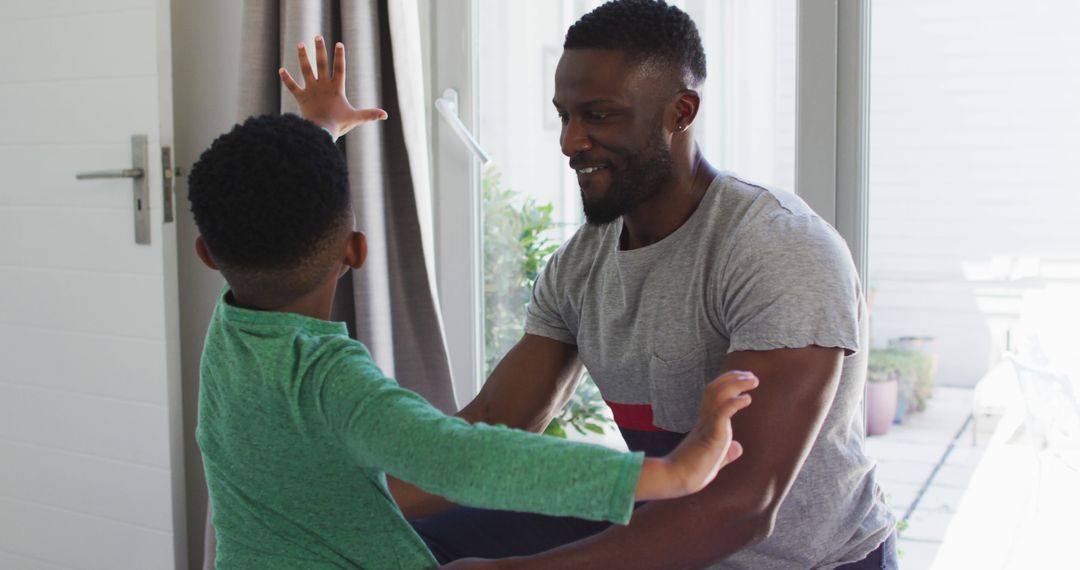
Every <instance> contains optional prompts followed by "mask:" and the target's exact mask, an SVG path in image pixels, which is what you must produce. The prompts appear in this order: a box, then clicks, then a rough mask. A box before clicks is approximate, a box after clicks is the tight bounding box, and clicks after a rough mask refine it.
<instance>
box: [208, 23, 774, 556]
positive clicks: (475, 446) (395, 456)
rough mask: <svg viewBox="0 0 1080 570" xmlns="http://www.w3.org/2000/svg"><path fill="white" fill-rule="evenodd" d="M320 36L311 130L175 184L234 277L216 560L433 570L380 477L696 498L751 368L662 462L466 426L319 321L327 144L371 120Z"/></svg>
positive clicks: (275, 122) (329, 173) (295, 123)
mask: <svg viewBox="0 0 1080 570" xmlns="http://www.w3.org/2000/svg"><path fill="white" fill-rule="evenodd" d="M317 45H318V48H319V50H320V51H321V53H320V54H317V55H319V57H318V61H319V66H318V73H319V76H320V77H319V78H318V79H316V78H315V76H314V74H313V73H312V72H311V69H310V66H309V67H307V69H306V70H305V76H306V78H307V81H306V83H307V88H306V89H300V88H299V87H297V89H298V90H300V95H301V96H303V97H305V98H306V104H304V105H303V106H302V109H304V112H305V114H309V116H310V115H311V114H313V113H312V109H313V108H314V109H319V112H318V113H317V114H315V115H316V116H317V117H318V120H319V122H320V123H321V125H322V127H324V128H320V127H319V126H316V124H314V123H312V122H309V121H307V120H304V119H301V118H299V117H296V116H292V115H285V116H263V117H257V118H253V119H249V120H248V121H246V122H245V123H244V124H243V125H240V126H237V127H235V128H234V129H233V130H232V131H231V132H229V133H228V134H225V135H223V136H221V137H219V138H218V139H217V140H216V141H214V143H213V145H211V147H210V148H209V149H208V150H207V151H206V152H204V153H203V155H202V157H200V159H199V161H198V162H197V163H196V164H195V166H194V167H193V168H192V171H191V175H190V179H189V191H190V194H189V198H190V201H191V208H192V212H193V213H194V215H195V221H196V224H197V225H198V227H199V231H200V234H201V235H200V237H199V238H198V239H197V241H196V250H197V252H198V254H199V257H200V258H201V259H202V260H203V261H204V262H205V263H206V264H207V265H208V266H210V267H211V268H214V269H217V270H220V271H221V273H222V274H223V275H224V277H225V279H226V281H227V282H228V286H227V287H226V288H225V290H224V291H223V292H222V295H221V297H220V298H219V300H218V303H217V306H216V308H215V310H214V315H213V319H212V321H211V324H210V328H209V331H208V332H207V337H206V344H205V347H204V352H203V358H202V368H201V386H200V394H199V425H198V428H197V430H196V437H197V439H198V442H199V446H200V447H201V449H202V454H203V460H204V464H205V470H206V479H207V483H208V486H209V490H210V496H211V500H212V503H213V511H214V520H213V522H214V526H215V527H216V530H217V541H218V542H217V559H216V562H217V566H218V568H221V569H222V570H227V569H229V568H429V567H433V566H435V565H436V562H435V559H434V558H433V557H432V555H431V553H430V552H429V551H428V550H427V548H426V547H425V546H424V544H423V542H422V541H421V540H420V538H419V537H418V536H417V535H416V534H415V532H414V531H413V530H412V528H411V527H410V526H409V524H408V522H407V521H406V520H405V519H404V517H403V516H402V514H401V511H400V510H399V509H398V507H397V505H396V504H395V502H394V499H393V497H392V496H391V495H390V493H389V491H388V489H387V484H386V474H391V475H393V476H394V477H397V478H400V479H402V480H404V481H407V482H409V483H411V484H413V485H416V486H418V487H420V488H422V489H424V490H426V491H429V492H431V493H434V494H437V495H441V496H444V497H446V498H447V499H449V500H451V501H455V502H460V503H462V504H468V505H474V506H480V507H486V508H501V509H513V510H528V511H534V512H538V513H545V514H551V515H562V516H577V517H582V518H588V519H596V520H601V519H603V520H609V521H612V522H615V523H620V524H626V523H627V521H628V520H629V518H630V515H631V511H632V508H633V503H634V501H636V500H656V499H665V498H672V497H677V496H682V495H686V494H690V493H693V492H695V491H697V490H699V489H701V488H702V487H703V486H704V485H706V484H707V483H708V482H709V481H711V480H712V478H713V477H714V476H715V475H716V472H717V471H718V470H719V469H720V467H722V466H723V465H724V464H726V463H727V462H730V461H731V460H734V459H735V458H736V457H737V456H738V455H739V453H740V452H741V449H740V448H739V446H738V444H734V443H732V440H731V426H730V418H731V416H732V414H734V413H735V412H736V411H738V410H739V409H742V408H743V407H745V406H746V405H747V404H748V403H749V396H747V395H745V394H743V392H745V391H747V390H750V389H752V388H753V387H754V386H756V384H757V380H756V379H755V378H754V377H753V376H752V375H751V374H749V373H730V374H727V375H725V376H723V377H721V378H720V379H718V380H716V381H715V382H713V383H712V384H711V385H710V386H709V387H708V388H707V390H706V394H705V397H704V398H703V404H702V407H701V411H700V419H699V422H698V424H697V426H696V427H695V429H694V431H693V432H691V433H690V434H689V435H688V436H687V438H686V440H685V442H684V444H683V445H681V446H680V447H679V448H678V449H676V450H675V451H674V452H673V453H672V454H671V455H669V456H667V457H665V458H643V457H642V455H640V454H625V453H619V452H616V451H613V450H609V449H605V448H601V447H598V446H591V445H583V444H574V443H568V442H565V441H562V440H558V439H555V438H549V437H542V436H538V435H535V434H530V433H525V432H521V431H516V430H511V429H507V428H502V427H495V426H489V425H484V424H479V425H469V424H467V423H466V422H465V421H463V420H461V419H459V418H454V417H449V416H446V415H444V414H442V413H440V412H439V411H437V410H435V409H434V408H432V407H431V406H430V405H429V404H428V403H427V402H426V401H425V400H424V399H423V398H421V397H420V396H418V395H416V394H415V393H413V392H410V391H408V390H405V389H402V388H400V387H399V386H398V385H397V384H396V383H395V382H394V381H393V380H392V379H389V378H386V377H385V376H384V375H383V374H382V373H381V372H380V371H379V368H378V367H377V366H376V365H375V363H374V362H373V361H372V359H371V356H370V354H369V353H368V351H367V349H366V348H365V347H364V345H362V344H361V343H359V342H357V341H355V340H352V339H351V338H349V336H348V334H347V332H346V329H345V326H344V324H342V323H334V322H330V321H329V320H328V319H329V317H330V307H331V302H332V299H333V294H334V288H335V284H336V283H337V280H338V278H339V277H340V276H341V275H343V274H344V273H345V272H346V271H348V270H349V269H357V268H359V267H360V266H361V265H362V264H363V262H364V257H365V255H366V249H367V248H366V241H365V238H364V235H363V234H361V233H359V232H356V231H354V230H353V223H354V220H353V214H352V207H351V205H350V201H349V191H348V185H347V183H346V169H345V163H344V160H343V157H342V155H341V153H340V152H339V151H338V149H337V147H336V146H335V145H334V143H333V141H332V138H333V137H336V136H339V135H341V134H344V132H346V131H347V130H348V129H350V128H352V126H355V125H356V124H359V123H360V122H364V120H367V119H371V118H378V117H380V115H381V116H385V114H382V113H381V112H374V111H376V110H369V111H358V110H355V109H353V108H352V107H351V106H350V105H349V104H348V102H347V101H346V100H345V99H344V95H343V93H344V91H343V88H342V89H339V87H343V83H341V84H339V83H336V82H338V81H340V79H341V78H340V75H341V73H340V72H339V73H338V77H336V78H333V79H332V78H331V76H330V73H329V70H328V67H327V65H326V54H325V48H324V47H323V45H322V42H321V41H319V42H317ZM337 49H338V53H337V61H336V62H335V64H336V66H343V61H342V58H343V55H344V54H343V52H342V49H343V48H341V47H340V46H339V47H338V48H337ZM305 59H306V58H305ZM339 69H340V67H339ZM309 73H310V77H308V75H309ZM293 85H295V83H294V84H293ZM294 92H295V91H294ZM328 94H329V96H328V97H324V96H325V95H328ZM339 95H340V97H339ZM304 101H305V99H301V102H302V103H304ZM313 104H314V107H313V106H312V105H313ZM324 130H325V131H328V132H329V133H330V135H328V134H327V132H324Z"/></svg>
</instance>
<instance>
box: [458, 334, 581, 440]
mask: <svg viewBox="0 0 1080 570" xmlns="http://www.w3.org/2000/svg"><path fill="white" fill-rule="evenodd" d="M581 369H582V365H581V361H580V360H579V359H578V352H577V346H575V345H572V344H567V343H565V342H560V341H557V340H553V339H550V338H546V337H542V336H538V335H532V334H526V335H524V336H523V337H522V338H521V340H519V341H518V343H517V344H515V345H514V347H513V348H512V349H510V352H508V353H506V356H504V357H503V358H502V360H500V361H499V364H498V365H497V366H496V367H495V370H494V371H492V373H491V376H490V377H488V379H487V382H485V383H484V386H483V388H481V390H480V393H479V394H478V395H477V396H476V398H474V399H473V401H472V402H470V403H469V404H468V405H467V406H465V407H464V408H463V409H462V410H461V412H459V413H458V415H459V416H461V417H462V418H465V419H466V420H468V421H470V422H480V421H482V422H485V423H489V424H506V425H508V426H510V427H514V428H518V429H525V430H530V431H542V430H543V429H544V428H545V427H547V423H548V422H549V421H550V420H551V418H552V417H553V416H554V414H555V413H557V412H558V411H559V410H560V409H562V406H563V405H564V404H565V403H566V401H567V399H568V398H569V397H570V395H571V394H572V393H573V390H574V387H575V386H576V385H577V381H578V379H579V378H580V377H581Z"/></svg>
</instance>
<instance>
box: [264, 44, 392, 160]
mask: <svg viewBox="0 0 1080 570" xmlns="http://www.w3.org/2000/svg"><path fill="white" fill-rule="evenodd" d="M296 52H297V57H298V58H299V60H300V73H302V74H303V76H304V86H303V87H301V86H299V85H297V84H296V81H295V80H293V78H292V76H291V75H289V72H288V71H286V70H285V68H284V67H282V68H281V69H279V70H278V75H280V76H281V82H282V83H284V84H285V87H286V88H287V89H288V90H289V92H290V93H292V94H293V97H295V98H296V102H297V103H298V104H299V105H300V116H301V117H303V118H305V119H307V120H309V121H311V122H313V123H315V124H316V125H319V126H320V127H323V128H324V129H326V130H328V131H330V134H331V135H332V136H333V137H334V140H337V139H338V137H341V136H344V135H345V133H347V132H349V131H351V130H352V128H353V127H355V126H356V125H359V124H361V123H367V122H370V121H381V120H384V119H386V117H387V115H386V111H383V110H382V109H356V108H354V107H353V106H352V105H351V104H350V103H349V99H348V98H346V97H345V45H344V44H342V43H341V42H338V44H337V45H336V46H334V73H333V75H331V74H330V64H329V61H328V60H327V56H326V42H325V40H323V38H322V36H315V66H316V70H314V71H313V70H312V69H311V61H310V60H309V59H308V54H307V47H305V46H304V44H303V43H302V42H301V43H300V44H298V45H297V46H296ZM316 72H317V74H316Z"/></svg>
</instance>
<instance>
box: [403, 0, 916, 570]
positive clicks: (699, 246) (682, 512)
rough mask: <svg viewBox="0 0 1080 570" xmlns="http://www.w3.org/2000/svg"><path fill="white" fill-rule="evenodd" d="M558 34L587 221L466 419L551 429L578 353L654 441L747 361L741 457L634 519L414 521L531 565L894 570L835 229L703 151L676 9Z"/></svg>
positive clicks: (543, 283)
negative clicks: (699, 487)
mask: <svg viewBox="0 0 1080 570" xmlns="http://www.w3.org/2000/svg"><path fill="white" fill-rule="evenodd" d="M563 47H564V52H563V55H562V58H561V60H560V61H559V65H558V68H557V70H556V74H555V97H554V104H555V108H556V109H557V110H558V113H559V115H560V117H561V118H562V124H563V128H562V134H561V138H560V143H561V145H562V151H563V153H564V154H565V155H566V156H567V157H569V163H570V167H571V168H573V169H574V170H575V171H576V172H577V177H578V182H579V184H580V186H581V196H582V202H583V206H584V210H585V217H586V220H587V222H588V223H587V224H586V225H585V226H583V227H582V228H581V229H580V230H579V231H578V232H577V234H576V235H574V237H573V238H571V239H570V241H569V242H567V243H566V244H565V245H564V246H563V247H562V248H561V249H560V250H559V251H558V252H557V253H556V254H555V255H554V256H553V257H552V259H551V261H550V262H549V263H548V265H547V267H546V268H545V270H544V273H543V275H542V276H541V277H540V278H539V279H538V281H537V283H536V286H535V289H534V291H533V298H532V302H531V304H530V306H529V309H528V318H527V322H526V325H525V335H524V337H523V338H522V339H521V341H520V342H518V344H517V345H516V346H515V347H514V348H513V349H512V350H511V351H510V352H509V353H508V354H507V355H506V357H505V358H504V359H503V360H502V362H501V363H500V364H499V365H498V367H497V368H496V369H495V371H494V372H493V373H492V375H491V377H490V378H489V379H488V381H487V383H486V384H485V386H484V388H483V389H482V390H481V392H480V394H479V395H478V396H477V398H476V399H475V400H474V401H473V402H472V403H470V404H469V405H468V406H466V407H465V408H464V409H463V410H462V412H461V414H460V415H461V416H463V417H465V418H466V419H468V420H470V421H484V422H488V423H505V424H508V425H510V426H514V427H520V428H526V429H532V430H537V431H538V430H542V429H543V428H544V427H545V425H546V424H547V423H548V422H549V421H550V419H551V418H552V416H553V415H554V414H555V413H556V412H557V411H558V410H559V409H560V407H561V405H562V404H563V403H564V402H565V401H566V399H567V397H568V396H569V394H570V393H571V392H572V391H573V389H574V384H575V383H576V381H577V379H578V378H579V376H580V371H581V366H582V363H584V365H585V367H586V368H587V369H588V370H589V372H590V374H591V375H592V377H593V379H594V380H595V381H596V384H597V386H598V387H599V388H600V391H601V393H602V395H603V397H604V398H605V400H607V401H608V402H609V403H610V404H611V407H612V410H613V412H614V414H615V420H616V423H617V424H618V425H619V427H620V430H621V431H622V433H623V435H624V437H625V439H626V441H627V444H628V445H629V446H630V448H631V449H636V450H644V451H645V452H646V453H648V454H650V455H656V454H663V453H666V452H667V451H668V450H670V449H671V448H672V447H673V446H674V445H675V444H676V443H677V442H678V441H679V440H680V438H681V437H682V435H683V434H684V433H685V432H686V431H688V430H689V429H690V427H691V426H692V425H693V423H694V415H695V410H696V409H697V405H698V402H699V399H700V395H701V390H702V388H703V386H704V385H705V384H706V382H707V381H708V380H709V379H711V378H713V377H715V376H717V375H719V374H721V373H723V372H724V371H727V370H733V369H743V370H751V371H753V372H754V373H755V374H756V375H757V376H758V377H759V378H760V386H759V387H758V388H757V390H756V392H755V394H754V405H753V406H751V407H750V408H748V409H747V410H746V411H744V412H743V413H741V414H740V415H739V416H737V417H736V418H735V420H734V430H735V437H736V438H737V439H739V441H740V442H742V445H743V448H744V450H745V451H744V455H743V457H742V458H741V459H740V460H739V461H737V462H735V463H733V464H732V465H730V466H729V467H727V468H726V469H725V470H724V471H722V472H721V473H720V475H719V476H718V477H717V478H716V480H715V481H714V482H713V483H712V484H710V485H709V486H708V487H707V488H706V489H705V490H704V491H702V492H701V493H699V494H697V495H693V496H690V497H686V498H683V499H678V500H672V501H660V502H655V503H651V504H646V505H643V506H641V507H640V508H638V509H637V510H636V511H635V513H634V516H633V519H632V521H631V523H630V525H629V526H626V527H607V528H605V527H602V526H596V525H592V524H587V523H581V522H579V521H572V520H565V519H547V518H541V517H535V516H530V515H519V514H514V513H494V512H485V511H475V510H464V509H456V510H453V511H450V512H448V513H445V514H442V515H439V516H436V517H432V518H429V519H427V520H423V521H420V522H418V523H417V524H416V527H417V530H418V531H419V532H420V534H421V535H422V536H424V537H425V539H426V540H427V541H428V543H429V545H430V546H431V547H432V548H433V550H434V551H435V552H436V553H437V554H439V553H440V552H441V553H442V555H443V557H444V559H446V560H449V559H453V558H459V557H469V556H474V557H481V558H485V557H491V558H495V557H503V556H512V555H527V554H535V553H538V552H540V551H542V550H545V549H548V548H552V547H556V546H559V547H558V548H556V549H555V550H551V551H548V552H543V553H540V554H535V556H530V557H528V558H522V559H518V560H516V561H514V562H518V563H520V564H521V565H523V566H526V567H537V568H684V567H695V568H696V567H710V566H712V567H717V568H754V569H764V568H785V569H786V568H834V567H841V568H871V567H872V568H891V567H895V564H896V560H895V552H894V550H895V549H894V546H893V539H892V537H893V527H894V520H893V518H892V516H891V515H890V513H889V511H888V509H887V508H886V506H885V504H884V501H883V499H882V493H881V491H880V489H879V488H878V487H877V485H876V483H875V480H874V467H873V464H872V463H871V461H870V460H868V459H867V458H866V457H865V455H864V454H863V449H862V429H863V427H862V425H863V424H862V417H861V410H862V406H861V402H862V395H863V386H864V380H865V372H866V354H867V348H868V347H867V344H866V343H867V326H866V325H867V318H866V317H867V315H866V308H865V303H864V302H863V298H862V293H861V287H860V284H859V282H858V277H857V274H856V271H855V268H854V265H853V263H852V261H851V256H850V253H849V252H848V250H847V247H846V245H845V244H844V242H843V240H842V239H841V238H840V236H839V235H838V234H837V233H836V232H835V230H833V228H831V227H830V226H829V225H828V224H827V223H826V222H824V221H823V220H822V219H821V218H820V217H818V216H817V215H815V214H814V213H813V212H812V211H811V210H810V209H809V208H808V207H807V206H806V204H805V203H803V202H802V200H800V199H799V198H797V197H795V196H793V195H791V194H788V193H785V192H781V191H776V190H771V189H766V188H762V187H760V186H756V185H754V184H751V183H749V182H745V181H743V180H740V179H739V178H737V177H735V176H733V175H731V174H728V173H721V172H718V171H717V170H716V169H715V168H714V167H713V166H712V165H710V164H709V163H708V162H707V161H706V159H705V157H704V156H702V154H701V152H700V151H699V149H698V147H697V145H696V144H695V142H694V119H695V118H696V116H697V113H698V111H699V106H700V97H699V94H698V89H700V87H701V85H702V84H703V82H704V79H705V58H704V53H703V49H702V46H701V40H700V38H699V36H698V33H697V29H696V27H695V25H694V23H693V22H692V21H691V20H690V18H689V17H688V16H687V15H686V14H685V13H683V12H682V11H680V10H678V9H677V8H674V7H669V6H667V5H666V4H664V3H663V2H654V1H648V0H624V1H616V2H610V3H608V4H605V5H603V6H601V7H599V8H597V9H596V10H594V11H593V12H591V13H589V14H587V15H585V16H584V17H582V18H581V19H580V20H579V21H578V22H577V23H575V24H574V25H573V26H572V27H571V28H570V29H569V31H568V32H567V35H566V41H565V44H564V46H563ZM406 508H407V507H406ZM560 545H561V546H560Z"/></svg>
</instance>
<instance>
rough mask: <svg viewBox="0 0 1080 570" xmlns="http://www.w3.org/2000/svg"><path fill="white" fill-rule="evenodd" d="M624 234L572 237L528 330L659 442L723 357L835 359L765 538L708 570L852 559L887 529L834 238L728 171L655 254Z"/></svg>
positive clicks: (859, 351) (857, 339)
mask: <svg viewBox="0 0 1080 570" xmlns="http://www.w3.org/2000/svg"><path fill="white" fill-rule="evenodd" d="M622 229H623V225H622V220H621V219H620V220H618V221H616V222H613V223H611V224H607V225H605V226H589V225H585V226H582V227H581V229H579V230H578V232H577V233H576V234H575V235H574V236H573V237H572V238H571V239H570V240H569V241H568V242H567V243H566V244H564V245H563V246H562V247H561V248H560V249H559V251H558V252H556V253H555V255H554V256H552V258H551V260H550V261H549V262H548V264H547V267H546V268H545V269H544V272H543V274H542V275H541V276H540V278H539V279H538V280H537V282H536V285H535V287H534V289H533V297H532V302H531V303H530V304H529V310H528V318H527V321H526V325H525V332H527V333H529V334H534V335H540V336H544V337H548V338H552V339H555V340H558V341H561V342H565V343H567V344H574V345H577V347H578V353H579V355H580V357H581V360H582V362H584V364H585V367H586V368H587V369H588V370H589V373H590V375H591V376H592V378H593V379H594V380H595V382H596V384H597V386H598V387H599V388H600V392H601V393H602V395H603V397H604V399H605V400H608V401H609V402H614V403H616V404H615V405H618V404H628V405H648V406H651V413H652V423H653V425H654V426H655V428H658V429H661V430H666V431H671V432H679V433H685V432H688V431H690V429H691V428H692V427H693V426H694V423H695V420H696V418H697V410H698V405H699V403H700V400H701V393H702V390H703V389H704V386H705V384H706V383H707V382H708V381H710V380H712V379H713V378H714V377H715V376H717V375H718V372H719V371H720V370H721V369H722V365H723V361H724V359H725V357H726V356H727V355H728V354H729V353H731V352H734V351H744V350H770V349H776V348H799V347H805V346H810V345H816V346H823V347H838V348H843V349H844V350H845V354H846V356H845V358H844V364H843V371H842V373H841V378H840V386H839V389H838V391H837V394H836V397H835V399H834V400H833V403H832V407H831V408H830V410H829V413H828V415H827V417H826V419H825V422H824V424H823V425H822V428H821V432H820V434H819V435H818V438H817V440H816V441H815V442H814V446H813V448H812V450H811V452H810V455H809V456H808V457H807V459H806V462H805V463H804V465H803V468H802V470H801V471H800V472H799V474H798V476H797V477H796V479H795V483H794V484H793V486H792V488H791V491H790V493H789V494H788V496H787V498H786V499H785V500H784V503H783V504H782V505H781V507H780V512H779V515H778V518H777V522H776V527H775V532H774V533H773V535H772V536H770V537H769V538H767V539H766V540H764V541H763V542H761V543H758V544H756V545H754V546H751V547H749V548H746V549H744V550H741V551H739V552H737V553H735V554H734V555H732V556H730V557H728V558H727V559H725V560H724V561H723V562H722V563H721V564H719V565H718V566H716V568H754V569H767V568H784V569H787V568H832V567H834V566H836V565H838V564H842V563H847V562H853V561H856V560H861V559H862V558H864V557H865V556H866V555H867V554H869V553H870V552H871V551H873V549H874V548H876V547H877V546H878V545H879V544H881V543H882V542H883V541H884V540H885V539H886V538H887V537H888V535H889V533H890V532H891V531H892V529H893V526H894V520H893V517H892V515H891V514H890V512H889V510H888V508H887V507H886V506H885V502H884V500H883V497H882V494H881V491H880V490H879V489H878V487H877V485H876V483H875V481H874V466H873V463H872V462H871V461H870V460H869V459H867V458H866V456H865V455H864V453H863V449H862V447H863V436H862V426H863V423H862V415H861V414H862V396H863V386H864V382H865V377H866V354H867V350H866V349H867V348H868V345H867V315H866V306H865V303H864V301H863V298H862V292H861V287H860V285H859V280H858V276H857V272H856V270H855V267H854V264H853V263H852V260H851V254H850V252H849V251H848V249H847V246H846V244H845V243H844V241H843V239H842V238H841V237H840V236H839V234H837V233H836V231H835V230H834V229H833V228H832V227H831V226H829V225H828V224H827V223H826V222H825V221H824V220H822V219H821V218H820V217H819V216H817V215H816V214H815V213H814V212H813V211H812V210H810V208H809V207H808V206H807V205H806V204H805V203H804V202H803V201H802V200H801V199H799V198H798V197H796V196H794V195H792V194H789V193H786V192H782V191H778V190H772V189H767V188H763V187H761V186H757V185H754V184H750V183H747V182H745V181H742V180H740V179H738V178H736V177H734V176H732V175H730V174H727V173H725V174H721V175H720V176H718V177H717V178H716V179H715V180H714V181H713V182H712V184H711V185H710V186H709V189H708V190H707V192H706V194H705V196H704V198H703V199H702V201H701V203H700V205H699V206H698V208H697V209H696V210H695V211H694V213H693V214H692V215H691V216H690V218H689V219H688V220H687V221H686V222H685V223H684V224H683V225H682V226H680V227H679V228H678V229H677V230H675V232H673V233H672V234H671V235H669V236H667V237H665V238H664V239H663V240H661V241H659V242H657V243H655V244H652V245H649V246H646V247H643V248H639V249H634V250H628V251H623V250H620V249H619V236H620V235H621V233H622ZM723 531H724V522H723V521H717V532H723Z"/></svg>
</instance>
